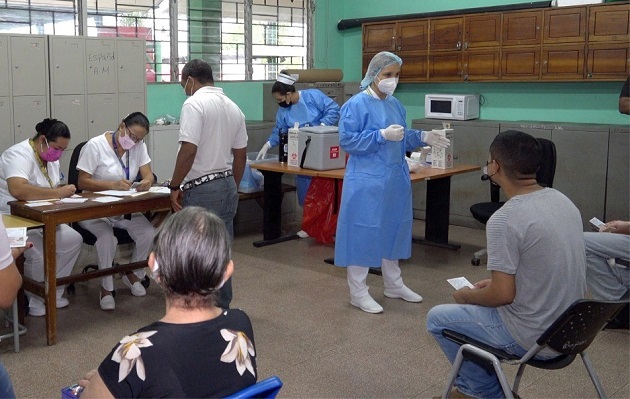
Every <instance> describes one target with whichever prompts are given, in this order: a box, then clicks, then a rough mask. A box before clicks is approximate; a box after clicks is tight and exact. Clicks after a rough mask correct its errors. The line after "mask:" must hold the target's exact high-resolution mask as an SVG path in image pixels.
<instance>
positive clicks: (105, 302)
mask: <svg viewBox="0 0 630 399" xmlns="http://www.w3.org/2000/svg"><path fill="white" fill-rule="evenodd" d="M100 296H101V299H100V303H101V309H103V310H114V309H116V301H115V300H114V297H113V296H112V295H111V294H109V295H105V296H103V295H102V294H100Z"/></svg>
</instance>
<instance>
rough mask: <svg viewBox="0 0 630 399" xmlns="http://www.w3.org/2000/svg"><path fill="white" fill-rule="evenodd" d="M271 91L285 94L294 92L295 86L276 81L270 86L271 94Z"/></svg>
mask: <svg viewBox="0 0 630 399" xmlns="http://www.w3.org/2000/svg"><path fill="white" fill-rule="evenodd" d="M273 93H280V94H282V95H283V96H286V95H287V93H295V86H293V85H288V84H286V83H282V82H277V81H276V82H275V83H274V84H273V86H271V94H273Z"/></svg>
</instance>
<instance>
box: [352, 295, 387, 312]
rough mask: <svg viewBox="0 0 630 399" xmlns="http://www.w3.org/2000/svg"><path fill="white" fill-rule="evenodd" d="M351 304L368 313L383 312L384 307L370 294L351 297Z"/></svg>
mask: <svg viewBox="0 0 630 399" xmlns="http://www.w3.org/2000/svg"><path fill="white" fill-rule="evenodd" d="M350 305H352V306H356V307H357V308H359V309H361V310H362V311H364V312H367V313H382V312H383V307H382V306H381V305H379V304H378V303H377V302H376V301H375V300H374V299H373V298H372V297H371V296H370V295H369V294H368V295H365V296H362V297H361V298H350Z"/></svg>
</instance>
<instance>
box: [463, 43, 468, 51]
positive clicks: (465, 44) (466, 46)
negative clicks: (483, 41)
mask: <svg viewBox="0 0 630 399" xmlns="http://www.w3.org/2000/svg"><path fill="white" fill-rule="evenodd" d="M464 50H468V42H464Z"/></svg>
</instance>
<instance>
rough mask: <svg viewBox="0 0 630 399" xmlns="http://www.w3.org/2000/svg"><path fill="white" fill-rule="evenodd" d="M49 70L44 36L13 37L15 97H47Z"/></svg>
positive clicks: (12, 73) (12, 66)
mask: <svg viewBox="0 0 630 399" xmlns="http://www.w3.org/2000/svg"><path fill="white" fill-rule="evenodd" d="M47 68H48V62H47V57H46V39H45V38H44V37H43V36H11V75H12V76H11V80H12V82H13V96H34V95H37V96H39V95H41V96H43V95H46V86H47V80H46V76H47V73H48V71H47Z"/></svg>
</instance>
